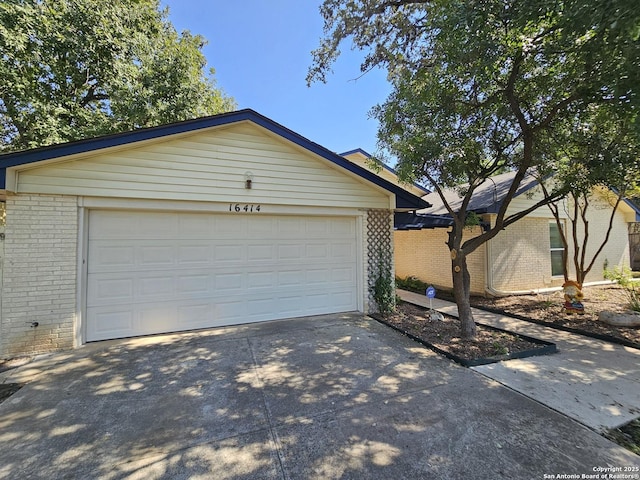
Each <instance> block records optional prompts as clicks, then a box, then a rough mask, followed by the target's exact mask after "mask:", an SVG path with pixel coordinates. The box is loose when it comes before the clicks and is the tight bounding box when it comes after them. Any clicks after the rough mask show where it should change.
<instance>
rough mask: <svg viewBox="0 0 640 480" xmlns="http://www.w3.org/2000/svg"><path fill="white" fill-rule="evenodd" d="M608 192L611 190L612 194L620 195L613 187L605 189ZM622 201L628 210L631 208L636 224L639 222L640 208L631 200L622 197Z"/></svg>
mask: <svg viewBox="0 0 640 480" xmlns="http://www.w3.org/2000/svg"><path fill="white" fill-rule="evenodd" d="M607 188H608V189H609V190H611V191H612V192H613V193H615V194H616V195H620V193H619V192H618V189H617V188H614V187H607ZM622 201H623V202H624V203H626V204H627V205H628V206H629V208H631V209H632V210H633V211H634V212H636V222H638V221H640V208H638V207H637V206H636V205H635V204H634V203H633V202H632V201H631V200H629V199H628V198H627V197H622Z"/></svg>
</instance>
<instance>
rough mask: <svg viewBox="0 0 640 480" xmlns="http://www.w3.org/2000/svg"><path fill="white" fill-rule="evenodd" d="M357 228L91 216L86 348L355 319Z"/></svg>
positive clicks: (283, 220) (340, 223)
mask: <svg viewBox="0 0 640 480" xmlns="http://www.w3.org/2000/svg"><path fill="white" fill-rule="evenodd" d="M356 258H357V248H356V221H355V219H354V218H350V217H289V216H267V215H263V214H261V213H255V212H254V213H253V214H229V215H212V214H199V213H174V212H131V211H126V212H125V211H101V210H94V211H91V212H90V216H89V253H88V266H87V269H88V270H87V272H88V273H87V306H86V317H87V322H86V325H87V332H86V338H87V340H88V341H92V340H106V339H110V338H121V337H130V336H136V335H148V334H153V333H163V332H174V331H181V330H190V329H196V328H205V327H215V326H221V325H232V324H240V323H248V322H258V321H264V320H273V319H277V318H289V317H296V316H305V315H316V314H324V313H336V312H345V311H352V310H356V309H357V295H356V292H357V288H356V284H357V275H356V271H357V267H356Z"/></svg>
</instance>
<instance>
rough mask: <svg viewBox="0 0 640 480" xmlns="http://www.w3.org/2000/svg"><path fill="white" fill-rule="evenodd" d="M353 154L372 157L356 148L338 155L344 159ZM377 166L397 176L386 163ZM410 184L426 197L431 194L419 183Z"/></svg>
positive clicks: (393, 169)
mask: <svg viewBox="0 0 640 480" xmlns="http://www.w3.org/2000/svg"><path fill="white" fill-rule="evenodd" d="M354 153H361V154H362V155H364V156H365V157H367V158H373V155H371V154H370V153H368V152H366V151H364V150H363V149H361V148H356V149H354V150H349V151H348V152H344V153H340V154H339V155H340V156H341V157H346V156H347V155H351V154H354ZM378 165H380V166H381V167H382V168H384V169H385V170H387V171H388V172H390V173H393V174H394V175H395V176H396V177H397V176H398V172H397V171H396V169H395V168H392V167H390V166H389V165H387V164H386V163H382V162H380V163H378ZM411 184H412V185H413V186H414V187H416V188H419V189H420V190H422V191H423V192H425V195H428V194H429V193H431V191H430V190H429V189H428V188H426V187H423V186H422V185H420V184H419V183H416V182H411Z"/></svg>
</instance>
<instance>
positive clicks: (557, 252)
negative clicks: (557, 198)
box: [549, 220, 564, 277]
mask: <svg viewBox="0 0 640 480" xmlns="http://www.w3.org/2000/svg"><path fill="white" fill-rule="evenodd" d="M549 245H550V252H551V275H553V276H554V277H556V276H562V275H564V262H563V259H562V257H563V256H564V244H563V243H562V237H561V236H560V230H559V229H558V224H557V223H556V221H555V220H552V221H549Z"/></svg>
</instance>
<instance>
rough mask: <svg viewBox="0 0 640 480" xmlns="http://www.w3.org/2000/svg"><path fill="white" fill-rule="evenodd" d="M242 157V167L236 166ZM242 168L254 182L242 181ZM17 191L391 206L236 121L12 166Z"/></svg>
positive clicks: (316, 160) (377, 193) (385, 197)
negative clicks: (141, 142)
mask: <svg viewBox="0 0 640 480" xmlns="http://www.w3.org/2000/svg"><path fill="white" fill-rule="evenodd" d="M239 165H241V167H239ZM245 172H251V174H252V175H253V188H252V189H250V190H248V189H245V188H244V184H245ZM17 192H18V193H47V194H72V195H85V196H102V197H122V198H156V199H169V200H193V201H221V202H227V201H234V202H235V201H243V202H252V203H268V204H282V205H314V206H330V207H332V206H340V207H342V206H345V207H355V208H390V207H392V206H393V205H392V203H391V202H392V200H391V198H390V195H389V194H387V193H385V192H383V191H382V189H379V188H378V187H376V186H373V185H371V184H368V183H366V182H365V181H361V180H359V179H357V178H356V176H355V175H351V174H349V173H348V172H345V171H344V170H342V169H341V168H340V167H337V166H335V165H333V164H331V163H330V162H328V161H326V160H324V159H321V158H320V157H317V156H315V155H313V154H312V153H309V152H307V151H305V150H303V149H301V148H298V147H297V146H295V145H294V144H291V143H289V142H288V141H286V140H283V139H281V138H280V137H276V136H274V135H272V134H270V133H267V131H266V130H264V129H262V128H261V127H258V126H255V125H251V124H246V123H245V124H236V125H233V126H231V127H224V128H217V129H211V130H208V131H204V132H202V131H201V132H198V133H194V134H191V135H188V136H183V137H181V138H175V139H172V140H165V141H159V142H156V143H148V144H146V145H144V146H142V147H138V148H133V149H122V148H121V149H119V150H118V151H115V152H112V153H103V154H100V155H93V156H86V157H83V158H76V159H74V160H73V161H67V162H60V163H53V164H48V165H44V166H40V167H35V168H32V169H25V170H23V171H20V172H19V173H18V180H17Z"/></svg>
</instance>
